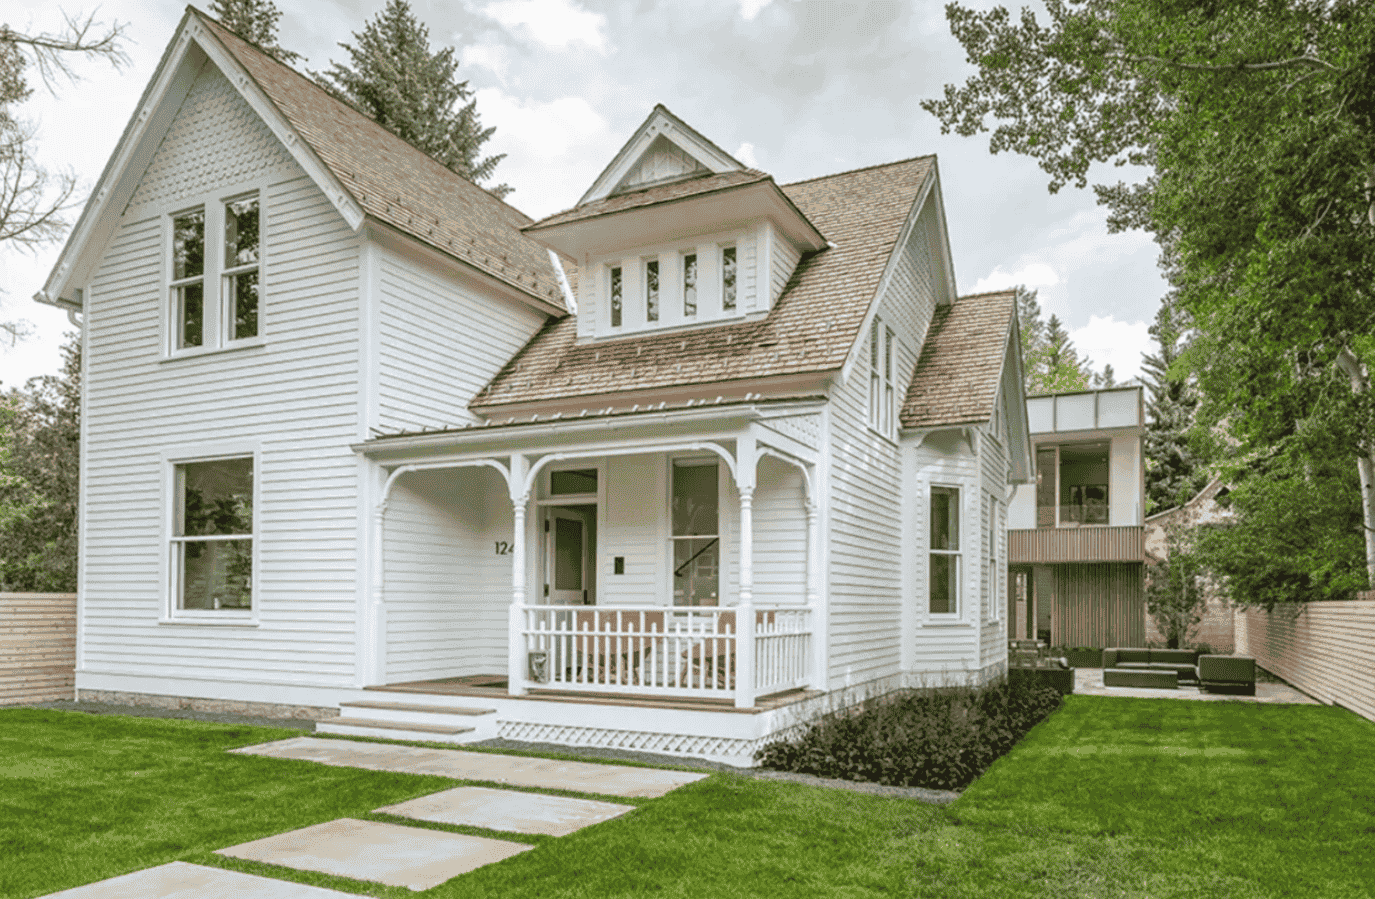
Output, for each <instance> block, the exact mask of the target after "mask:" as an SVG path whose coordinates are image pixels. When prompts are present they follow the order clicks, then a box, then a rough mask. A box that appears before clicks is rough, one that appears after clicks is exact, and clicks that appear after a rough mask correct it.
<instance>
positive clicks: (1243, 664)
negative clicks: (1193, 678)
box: [1198, 656, 1256, 684]
mask: <svg viewBox="0 0 1375 899" xmlns="http://www.w3.org/2000/svg"><path fill="white" fill-rule="evenodd" d="M1198 679H1199V680H1201V681H1204V682H1221V683H1237V684H1245V683H1255V682H1256V660H1255V659H1248V658H1241V657H1236V656H1199V659H1198Z"/></svg>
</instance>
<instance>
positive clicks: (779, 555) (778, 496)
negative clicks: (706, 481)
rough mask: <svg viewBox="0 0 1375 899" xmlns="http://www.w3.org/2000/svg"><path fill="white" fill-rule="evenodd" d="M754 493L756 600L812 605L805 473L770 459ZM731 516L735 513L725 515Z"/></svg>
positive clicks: (763, 462) (761, 466) (762, 464)
mask: <svg viewBox="0 0 1375 899" xmlns="http://www.w3.org/2000/svg"><path fill="white" fill-rule="evenodd" d="M756 477H757V483H756V485H755V490H754V601H755V603H757V604H760V605H805V604H806V602H807V510H806V506H805V502H806V490H805V489H804V487H803V484H802V472H801V471H800V470H799V469H798V468H797V467H796V466H793V465H788V464H787V463H785V462H780V461H779V460H777V459H772V458H768V457H765V458H764V459H762V460H760V462H759V468H758V474H757V476H756ZM724 511H726V512H727V514H729V511H730V510H724Z"/></svg>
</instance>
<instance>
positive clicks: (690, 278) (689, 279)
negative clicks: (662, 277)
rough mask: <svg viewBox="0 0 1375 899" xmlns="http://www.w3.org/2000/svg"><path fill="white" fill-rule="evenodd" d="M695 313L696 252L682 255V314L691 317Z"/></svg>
mask: <svg viewBox="0 0 1375 899" xmlns="http://www.w3.org/2000/svg"><path fill="white" fill-rule="evenodd" d="M696 314H697V254H696V253H687V254H685V255H684V256H683V315H684V316H685V317H688V318H691V317H693V316H695V315H696Z"/></svg>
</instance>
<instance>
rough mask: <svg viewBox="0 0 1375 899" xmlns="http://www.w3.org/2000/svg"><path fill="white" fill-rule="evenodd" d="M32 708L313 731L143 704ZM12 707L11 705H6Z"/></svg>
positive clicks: (302, 723) (68, 703) (296, 723)
mask: <svg viewBox="0 0 1375 899" xmlns="http://www.w3.org/2000/svg"><path fill="white" fill-rule="evenodd" d="M26 707H27V708H32V709H57V710H59V711H63V712H86V713H87V714H89V715H129V716H131V717H134V718H185V719H187V720H190V721H214V722H216V723H219V724H251V725H254V726H255V727H289V728H292V729H294V730H305V731H311V732H314V730H315V722H314V721H310V720H308V719H305V718H259V717H256V716H253V715H234V714H230V713H228V712H198V711H195V710H193V709H160V708H156V707H154V706H144V705H116V704H114V703H112V702H74V701H73V700H70V699H61V700H57V701H56V702H33V703H27V704H26ZM7 708H13V706H7Z"/></svg>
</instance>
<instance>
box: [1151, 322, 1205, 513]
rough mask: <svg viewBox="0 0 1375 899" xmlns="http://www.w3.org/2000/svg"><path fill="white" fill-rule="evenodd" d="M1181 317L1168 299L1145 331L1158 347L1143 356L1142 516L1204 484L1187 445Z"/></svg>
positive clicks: (1190, 407)
mask: <svg viewBox="0 0 1375 899" xmlns="http://www.w3.org/2000/svg"><path fill="white" fill-rule="evenodd" d="M1183 322H1184V314H1183V312H1182V311H1181V310H1180V309H1179V307H1178V306H1177V304H1176V303H1175V302H1174V297H1173V296H1170V297H1167V298H1166V299H1165V302H1164V303H1163V304H1161V306H1160V311H1159V312H1157V313H1156V315H1155V322H1154V323H1152V325H1151V327H1150V334H1151V337H1153V338H1155V342H1156V343H1157V344H1158V345H1159V346H1160V350H1159V351H1158V352H1156V353H1148V354H1147V355H1146V356H1144V357H1143V359H1142V362H1141V367H1142V368H1143V369H1145V371H1146V387H1147V399H1146V438H1145V439H1146V447H1145V450H1146V514H1147V515H1153V514H1155V513H1156V512H1159V511H1162V510H1164V509H1170V508H1173V507H1175V506H1180V505H1183V504H1184V503H1185V502H1187V501H1188V500H1189V499H1190V498H1191V497H1193V496H1194V494H1196V493H1198V491H1199V490H1201V489H1203V486H1204V484H1205V483H1206V482H1207V479H1208V478H1207V473H1206V471H1205V469H1204V465H1203V460H1202V459H1200V458H1199V457H1198V454H1197V453H1196V452H1195V451H1194V449H1193V448H1192V447H1191V446H1190V439H1189V431H1190V429H1191V428H1192V427H1193V425H1194V413H1195V411H1196V410H1197V408H1198V395H1197V393H1196V392H1195V389H1194V386H1193V384H1192V383H1190V381H1189V378H1188V376H1187V375H1186V374H1185V373H1184V372H1183V371H1181V369H1182V368H1183V366H1182V364H1181V363H1179V361H1178V360H1179V358H1180V355H1181V354H1182V353H1183V350H1184V347H1183V344H1184V342H1185V338H1184V324H1183Z"/></svg>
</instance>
